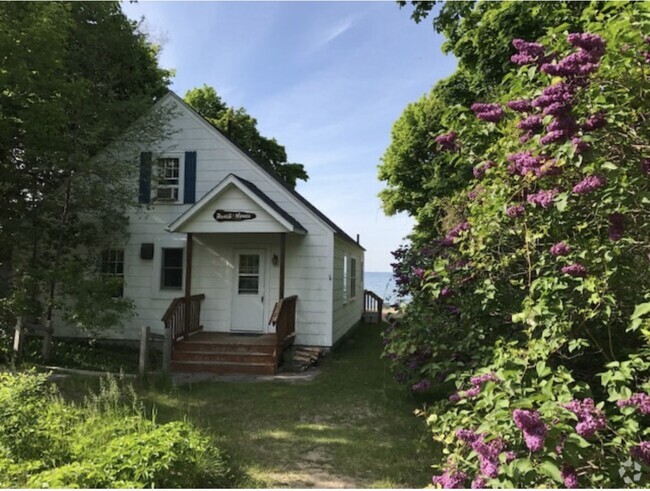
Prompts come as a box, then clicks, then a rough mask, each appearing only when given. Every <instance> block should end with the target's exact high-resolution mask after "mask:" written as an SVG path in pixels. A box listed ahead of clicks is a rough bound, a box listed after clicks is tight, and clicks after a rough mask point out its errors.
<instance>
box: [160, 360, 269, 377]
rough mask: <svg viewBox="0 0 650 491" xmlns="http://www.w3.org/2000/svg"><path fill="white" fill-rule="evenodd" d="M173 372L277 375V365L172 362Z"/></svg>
mask: <svg viewBox="0 0 650 491" xmlns="http://www.w3.org/2000/svg"><path fill="white" fill-rule="evenodd" d="M171 365H172V366H171V369H172V371H173V372H205V373H216V374H220V375H275V373H276V367H275V363H231V362H224V361H218V362H208V361H172V363H171Z"/></svg>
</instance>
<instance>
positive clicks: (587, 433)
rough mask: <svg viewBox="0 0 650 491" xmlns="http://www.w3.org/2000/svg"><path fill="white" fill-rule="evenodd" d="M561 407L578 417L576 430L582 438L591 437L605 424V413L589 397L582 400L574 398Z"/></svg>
mask: <svg viewBox="0 0 650 491" xmlns="http://www.w3.org/2000/svg"><path fill="white" fill-rule="evenodd" d="M562 407H564V408H566V409H568V410H569V411H571V412H572V413H573V414H575V415H576V416H577V417H578V424H577V425H576V432H577V433H578V435H580V436H581V437H583V438H591V437H592V436H594V435H595V434H596V432H597V431H599V430H602V429H604V428H605V427H606V426H607V420H606V419H605V414H604V413H603V412H602V411H601V410H600V409H599V408H597V407H596V405H595V404H594V400H593V399H591V398H590V397H587V398H586V399H583V400H582V401H580V400H578V399H574V400H572V401H571V402H569V403H568V404H563V405H562Z"/></svg>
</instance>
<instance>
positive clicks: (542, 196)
mask: <svg viewBox="0 0 650 491" xmlns="http://www.w3.org/2000/svg"><path fill="white" fill-rule="evenodd" d="M558 192H559V191H558V190H557V189H542V190H541V191H538V192H537V193H535V194H529V195H528V197H527V198H526V200H527V201H528V202H529V203H532V204H534V205H538V206H541V207H542V208H548V207H549V206H551V205H552V204H553V199H554V198H555V196H556V195H557V194H558Z"/></svg>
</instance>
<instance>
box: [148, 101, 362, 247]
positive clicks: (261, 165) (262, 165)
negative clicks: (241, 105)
mask: <svg viewBox="0 0 650 491" xmlns="http://www.w3.org/2000/svg"><path fill="white" fill-rule="evenodd" d="M168 97H171V98H173V99H174V100H175V101H176V102H178V103H180V104H181V105H182V106H183V107H185V108H186V109H187V110H189V111H190V112H192V113H193V114H194V115H195V116H196V117H198V118H199V119H200V120H201V121H203V122H204V123H205V124H206V125H208V126H209V127H210V128H211V129H212V130H214V131H216V132H217V133H219V134H220V135H221V136H222V137H223V138H224V139H225V140H226V141H228V143H230V144H231V145H233V146H234V147H235V148H236V149H237V150H239V151H240V152H242V153H243V154H244V155H245V156H246V157H247V158H248V159H249V160H250V161H251V162H252V163H254V164H255V165H256V166H257V167H259V168H260V169H262V170H263V171H264V172H265V173H266V174H268V175H269V176H270V177H271V178H272V179H273V180H274V181H276V182H277V183H278V184H280V185H281V186H282V187H283V188H284V189H285V190H286V191H287V192H289V193H290V194H291V195H292V196H293V197H294V198H296V199H297V200H298V201H299V202H300V203H302V204H303V205H304V206H305V207H307V208H308V209H309V210H310V211H311V212H312V213H313V214H314V215H316V216H317V217H318V218H319V219H320V220H321V221H323V222H324V223H325V225H327V226H328V227H329V228H330V229H332V230H333V232H334V233H335V234H336V235H338V236H340V238H341V239H343V240H344V241H345V242H349V243H350V244H352V245H354V246H356V247H357V248H359V249H361V250H362V251H365V250H366V249H365V248H364V247H362V246H361V244H359V243H358V242H357V241H356V240H354V239H353V238H352V237H350V236H349V235H348V234H346V233H345V232H344V231H343V229H342V228H341V227H339V226H338V225H336V224H335V223H334V222H333V221H332V220H330V219H329V218H327V216H325V214H324V213H323V212H321V211H320V210H319V209H318V208H316V207H315V206H314V205H312V204H311V203H310V202H309V201H307V199H306V198H305V197H303V196H302V195H301V194H299V193H298V192H297V191H296V190H295V189H293V188H291V187H290V186H289V185H287V183H286V182H285V181H284V179H282V178H281V177H280V176H278V174H276V173H275V171H274V170H273V169H272V168H271V167H270V166H268V165H266V164H265V163H262V162H259V161H258V160H257V159H256V158H255V157H253V156H252V155H251V154H250V153H249V152H248V151H247V150H245V149H244V148H242V147H241V146H239V145H238V144H237V143H236V142H234V141H233V140H232V139H230V138H229V137H228V136H227V135H225V134H224V133H223V132H222V131H221V130H219V128H217V127H215V126H214V125H213V124H212V123H210V122H209V121H208V120H207V119H205V118H204V117H203V116H201V115H200V114H199V113H198V112H197V111H195V110H194V109H193V108H192V107H190V106H189V105H188V104H187V103H186V102H185V101H184V100H183V99H182V98H181V97H179V95H178V94H176V93H175V92H173V91H171V90H170V91H169V93H168V94H167V95H166V96H164V97H163V98H162V99H161V101H160V102H162V100H164V99H166V98H168ZM241 180H242V181H244V180H243V179H241ZM249 184H251V185H252V183H249ZM260 192H261V191H260ZM285 213H286V212H285Z"/></svg>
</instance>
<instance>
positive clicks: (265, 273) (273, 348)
mask: <svg viewBox="0 0 650 491" xmlns="http://www.w3.org/2000/svg"><path fill="white" fill-rule="evenodd" d="M157 105H164V106H163V107H168V106H169V107H172V108H173V112H172V114H173V117H172V119H171V122H170V125H171V126H172V128H171V129H172V131H171V133H170V134H171V136H170V137H169V139H168V140H167V141H163V142H160V143H159V144H157V145H156V148H150V149H143V150H144V151H142V153H141V154H140V161H139V166H140V173H139V176H140V177H139V201H140V203H141V207H140V209H139V210H136V211H134V212H133V213H132V214H131V216H130V225H129V232H130V235H129V240H128V243H127V244H126V246H125V247H124V248H123V249H116V250H111V251H107V252H106V253H105V262H106V261H108V262H109V263H113V264H109V265H108V269H109V270H110V271H111V272H113V273H118V274H119V272H123V276H124V278H123V279H124V288H123V294H124V295H125V296H128V297H130V298H132V299H133V300H134V301H135V305H136V316H135V317H134V318H133V320H132V321H131V324H130V326H128V327H127V330H126V331H122V332H121V333H120V334H117V333H116V336H121V337H126V338H132V339H136V338H137V337H138V336H139V333H140V328H141V326H145V325H148V326H150V327H151V329H152V331H153V332H158V333H163V332H164V331H163V330H164V329H165V328H167V329H170V330H171V333H172V338H173V350H172V355H171V359H172V369H173V370H177V371H214V372H221V373H238V372H239V373H275V370H276V368H277V365H278V362H279V359H280V355H281V354H282V350H283V348H284V347H285V346H286V345H287V344H288V343H289V342H292V341H293V342H295V344H296V345H305V346H319V347H331V346H332V345H334V344H335V343H336V341H337V340H339V339H340V338H341V337H342V336H343V335H344V334H345V333H346V332H347V331H348V330H349V329H350V328H351V327H352V326H354V325H355V324H356V323H357V322H358V321H359V320H360V318H361V316H362V312H363V304H364V289H363V262H364V249H363V248H362V247H361V246H360V245H359V243H358V236H357V240H354V239H352V238H351V237H350V236H349V235H347V234H346V233H345V232H344V231H343V230H341V229H340V228H339V227H338V226H337V225H335V224H334V223H333V222H332V221H331V220H329V219H328V218H327V217H326V216H325V215H324V214H323V213H322V212H321V211H319V210H318V209H316V208H315V207H314V206H313V205H311V204H310V203H309V202H308V201H307V200H306V199H305V198H303V197H302V196H300V195H299V194H298V193H297V192H295V191H294V190H292V189H290V188H289V187H287V186H286V185H285V184H284V183H283V182H282V181H281V180H280V179H279V178H278V177H277V176H275V175H274V174H273V172H272V171H270V170H268V169H267V168H265V167H264V166H262V165H260V164H258V163H256V162H255V161H254V160H253V159H252V158H251V157H249V156H248V155H247V154H246V153H245V152H244V151H242V150H241V149H240V148H238V146H237V145H235V144H234V143H233V142H232V141H230V140H229V139H228V138H226V137H225V136H224V135H223V134H222V133H221V132H220V131H218V130H217V129H216V128H215V127H214V126H212V125H211V124H210V123H209V122H207V121H206V120H205V119H203V118H202V117H201V116H200V115H199V114H198V113H196V112H195V111H194V110H193V109H191V108H190V107H189V106H187V105H186V104H185V103H184V102H183V100H182V99H181V98H179V97H178V96H177V95H176V94H174V93H171V92H170V93H169V94H168V95H166V96H165V97H164V98H162V99H161V100H160V101H159V102H158V103H157ZM134 164H135V163H134ZM120 263H121V264H120ZM105 266H106V265H105ZM125 333H126V335H125Z"/></svg>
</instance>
